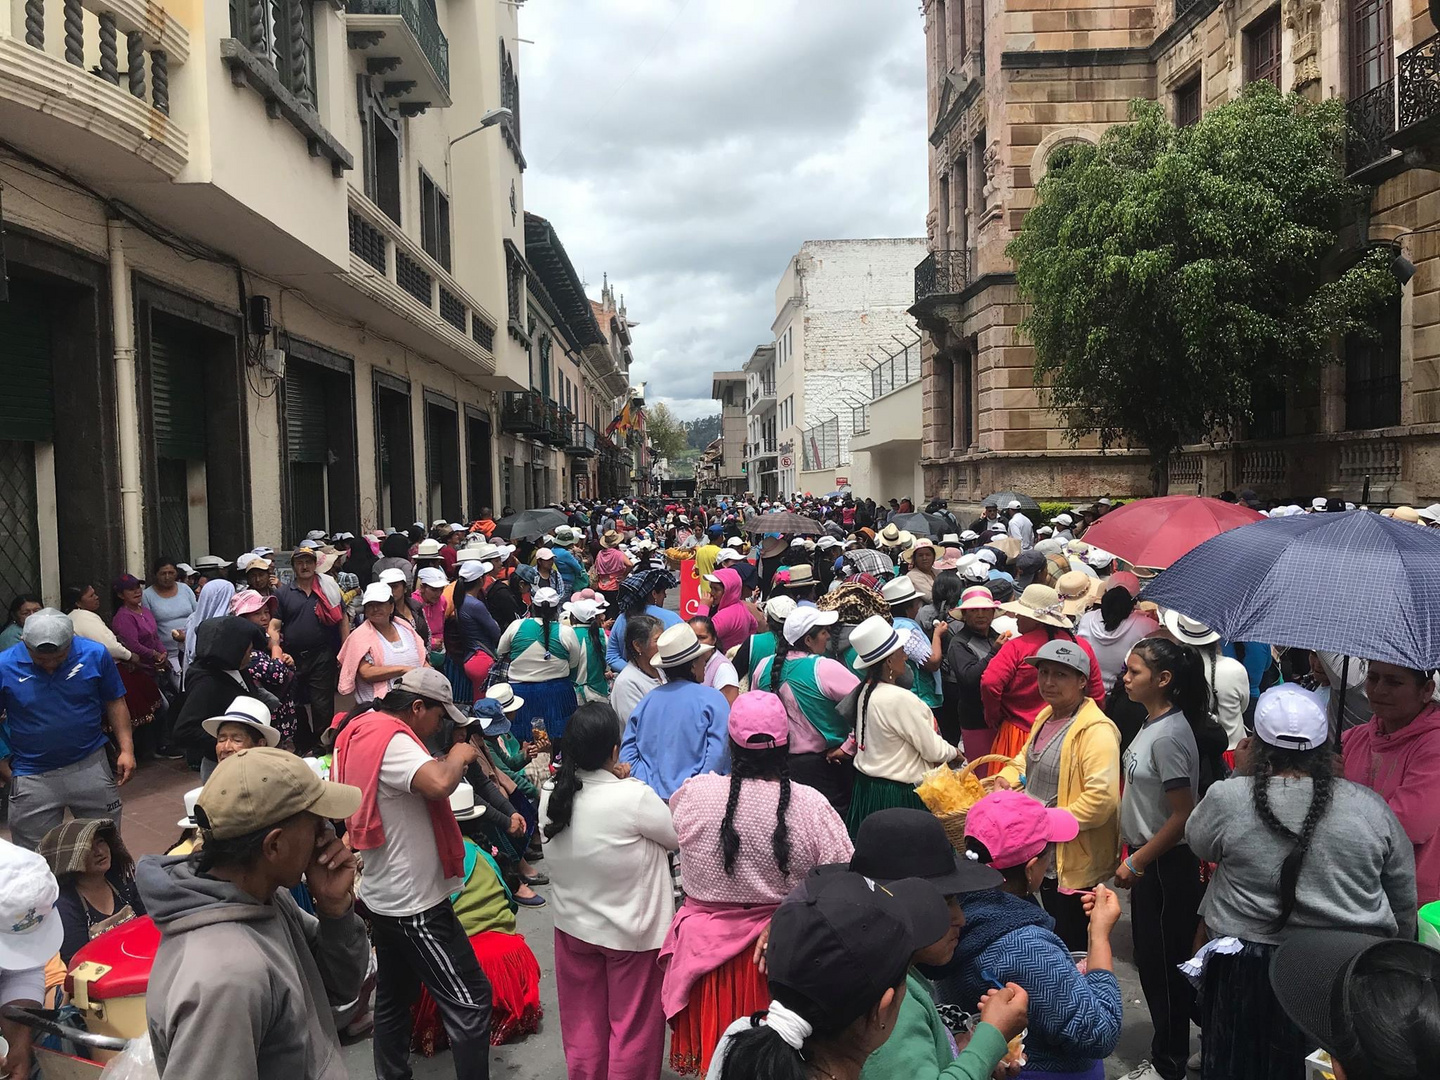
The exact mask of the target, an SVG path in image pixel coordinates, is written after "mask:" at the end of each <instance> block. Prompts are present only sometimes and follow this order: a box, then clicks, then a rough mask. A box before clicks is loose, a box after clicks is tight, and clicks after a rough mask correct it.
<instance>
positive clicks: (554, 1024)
mask: <svg viewBox="0 0 1440 1080" xmlns="http://www.w3.org/2000/svg"><path fill="white" fill-rule="evenodd" d="M198 783H199V774H198V773H193V772H191V771H190V770H189V769H187V768H186V767H185V765H184V763H183V762H178V761H151V762H147V763H145V764H143V765H142V766H141V767H140V769H139V770H138V771H137V773H136V775H135V779H134V780H133V781H131V782H130V783H129V784H127V785H126V786H125V788H124V790H123V795H124V799H125V816H124V829H125V840H126V843H127V845H128V846H129V847H130V850H131V852H132V853H133V854H134V855H135V856H136V857H139V856H140V855H147V854H153V853H156V852H160V851H163V850H165V848H166V847H168V846H169V845H170V844H171V843H172V842H173V841H174V840H175V838H176V837H177V836H178V835H179V832H180V830H179V829H178V828H176V825H175V822H176V821H177V820H178V819H179V818H180V817H181V816H182V814H183V811H184V807H183V797H184V794H185V792H186V790H188V789H189V788H191V787H194V786H196V785H197V784H198ZM542 865H543V864H542ZM539 891H540V892H541V893H548V892H549V891H550V890H549V888H548V887H547V886H542V887H541V888H540V890H539ZM519 919H520V931H521V933H523V934H524V935H525V939H526V940H527V941H528V942H529V943H530V947H531V948H532V949H534V950H535V955H536V957H537V958H538V959H539V961H540V970H541V973H542V980H541V984H540V998H541V1001H542V1002H543V1004H544V1008H545V1019H544V1020H543V1022H542V1024H541V1028H540V1031H539V1032H538V1033H537V1034H535V1035H532V1036H530V1037H529V1038H528V1039H524V1040H522V1041H520V1042H518V1043H515V1044H513V1045H510V1046H500V1047H496V1048H495V1050H494V1052H493V1058H492V1061H493V1068H494V1074H495V1076H497V1077H513V1078H515V1080H555V1078H556V1077H562V1076H564V1074H565V1055H564V1052H563V1050H562V1048H561V1045H560V1023H559V1012H558V1008H557V1006H556V1003H555V950H554V940H553V933H552V930H553V924H552V922H551V918H550V912H549V909H548V908H541V909H539V910H538V911H533V910H531V909H529V908H521V909H520V915H519ZM1115 946H1116V948H1115V954H1116V967H1117V969H1118V972H1119V975H1120V986H1121V990H1122V992H1123V993H1124V999H1125V1032H1124V1035H1123V1036H1122V1037H1121V1040H1120V1047H1119V1049H1118V1051H1117V1053H1116V1054H1115V1056H1113V1057H1112V1058H1111V1059H1110V1061H1109V1062H1108V1069H1107V1075H1108V1076H1110V1077H1118V1076H1124V1075H1125V1073H1126V1072H1128V1071H1129V1070H1130V1069H1132V1068H1134V1066H1135V1065H1136V1064H1137V1063H1138V1062H1139V1061H1140V1060H1141V1059H1142V1058H1144V1057H1145V1056H1146V1054H1147V1053H1148V1047H1149V1041H1150V1021H1149V1018H1148V1016H1147V1014H1146V1012H1145V1006H1144V1004H1143V1002H1142V1000H1141V996H1140V984H1139V981H1138V980H1137V979H1136V976H1135V967H1134V965H1133V964H1132V963H1131V962H1130V953H1131V949H1130V920H1129V918H1128V917H1126V918H1123V919H1122V920H1121V922H1120V925H1119V926H1117V927H1116V928H1115ZM345 1060H346V1064H347V1065H348V1067H349V1070H350V1075H351V1076H352V1077H354V1078H356V1080H366V1078H369V1077H372V1076H374V1071H373V1068H372V1066H371V1063H370V1040H369V1039H365V1040H362V1041H360V1042H358V1043H355V1044H354V1045H352V1046H349V1047H347V1048H346V1050H345ZM414 1068H415V1076H416V1078H417V1080H430V1078H435V1080H441V1078H445V1077H452V1076H454V1075H455V1074H454V1069H453V1066H452V1065H451V1062H450V1055H449V1054H448V1053H445V1054H441V1055H440V1056H438V1057H436V1058H432V1059H430V1060H428V1061H427V1060H424V1059H422V1058H417V1059H416V1060H415V1062H414ZM662 1075H663V1076H665V1077H667V1078H669V1077H672V1076H673V1075H674V1074H673V1073H670V1072H669V1071H666V1072H665V1073H663V1074H662Z"/></svg>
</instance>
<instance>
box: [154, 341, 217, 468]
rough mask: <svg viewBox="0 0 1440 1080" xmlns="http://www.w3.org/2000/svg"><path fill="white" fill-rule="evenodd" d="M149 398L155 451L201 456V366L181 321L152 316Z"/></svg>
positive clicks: (182, 456)
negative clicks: (152, 415)
mask: <svg viewBox="0 0 1440 1080" xmlns="http://www.w3.org/2000/svg"><path fill="white" fill-rule="evenodd" d="M150 403H151V407H152V409H153V410H154V416H155V456H156V457H158V458H172V459H178V460H184V461H200V460H204V458H205V367H204V358H203V354H202V353H201V350H200V342H199V335H198V334H197V333H196V332H195V331H193V330H191V329H190V328H189V327H188V326H187V325H186V324H185V323H182V322H180V321H178V320H176V319H170V318H167V317H165V316H163V315H159V314H155V315H152V316H151V326H150Z"/></svg>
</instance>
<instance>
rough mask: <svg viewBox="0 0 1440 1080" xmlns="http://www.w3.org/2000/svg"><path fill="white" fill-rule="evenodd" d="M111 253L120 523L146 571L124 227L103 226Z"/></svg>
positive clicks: (131, 555) (129, 550)
mask: <svg viewBox="0 0 1440 1080" xmlns="http://www.w3.org/2000/svg"><path fill="white" fill-rule="evenodd" d="M105 232H106V237H107V239H108V240H109V251H110V325H111V328H112V333H113V334H114V338H115V413H116V417H115V419H116V424H117V427H118V429H119V438H120V519H121V527H122V529H123V530H124V534H125V569H126V570H127V571H128V572H130V573H136V572H143V571H144V569H145V533H144V528H143V522H142V521H141V517H140V513H141V507H140V417H139V416H138V414H137V409H136V405H135V402H136V398H137V393H136V391H137V385H136V378H135V307H134V305H133V304H132V303H131V300H130V270H129V268H128V267H127V266H126V264H125V223H124V222H123V221H118V220H114V219H112V220H110V221H107V222H106V223H105Z"/></svg>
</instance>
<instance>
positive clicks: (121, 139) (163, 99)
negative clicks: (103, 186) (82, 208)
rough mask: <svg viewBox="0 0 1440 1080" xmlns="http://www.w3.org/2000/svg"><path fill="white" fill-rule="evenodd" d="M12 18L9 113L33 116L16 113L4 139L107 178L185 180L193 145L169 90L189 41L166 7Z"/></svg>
mask: <svg viewBox="0 0 1440 1080" xmlns="http://www.w3.org/2000/svg"><path fill="white" fill-rule="evenodd" d="M13 11H14V22H13V26H14V33H15V36H11V35H10V33H9V27H10V26H11V25H12V24H11V23H10V22H9V21H8V20H7V21H6V22H5V26H6V32H3V33H0V106H8V105H10V104H12V103H13V104H15V105H18V106H21V107H22V108H28V109H30V110H33V111H32V112H31V113H29V114H25V113H19V114H17V113H15V112H7V116H8V118H7V120H6V121H5V122H4V123H3V124H0V134H4V135H5V137H6V138H16V137H17V136H20V137H22V138H21V140H20V141H30V142H32V143H33V144H36V145H44V146H46V147H47V150H46V151H45V155H46V160H48V161H51V162H52V163H54V164H57V165H59V166H63V167H69V166H70V165H71V163H72V158H73V159H76V160H77V161H78V162H83V164H84V165H85V166H86V167H87V168H89V169H91V170H93V171H94V172H96V173H97V174H99V175H101V176H105V177H106V178H107V179H112V180H117V181H119V180H127V181H131V182H137V181H142V182H154V181H161V180H167V181H168V180H172V179H174V178H175V177H176V176H178V175H179V173H180V171H181V170H182V169H183V168H184V167H185V166H186V164H187V163H188V162H189V153H190V146H189V139H188V137H187V135H186V134H185V132H184V131H183V130H182V129H181V128H180V127H179V126H178V125H177V124H176V122H175V121H174V120H173V119H172V118H171V115H170V82H171V78H172V77H173V76H174V75H175V74H176V71H177V69H179V68H180V67H182V66H183V65H184V64H185V63H186V61H187V60H188V59H189V56H190V33H189V31H188V30H187V29H186V28H185V26H184V25H183V24H182V23H181V22H180V20H179V19H177V18H176V17H175V15H173V14H171V12H170V11H169V10H168V5H167V4H166V3H164V2H163V0H25V2H24V3H23V5H22V4H20V3H16V4H15V5H14V8H13ZM187 11H188V8H187ZM20 116H23V117H24V119H23V120H22V119H19V117H20ZM52 146H55V147H59V148H60V149H58V150H56V151H54V152H52V151H51V150H49V149H48V148H49V147H52Z"/></svg>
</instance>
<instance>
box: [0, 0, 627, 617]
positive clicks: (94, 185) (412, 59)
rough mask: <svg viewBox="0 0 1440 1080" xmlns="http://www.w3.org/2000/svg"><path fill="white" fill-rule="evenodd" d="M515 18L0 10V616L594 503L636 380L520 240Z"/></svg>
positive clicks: (445, 7) (248, 10)
mask: <svg viewBox="0 0 1440 1080" xmlns="http://www.w3.org/2000/svg"><path fill="white" fill-rule="evenodd" d="M517 10H518V5H516V4H514V3H508V2H504V0H476V2H467V3H459V2H457V0H332V2H330V3H311V2H310V0H270V2H267V3H262V2H259V0H254V2H250V0H229V2H228V3H227V2H225V0H194V2H190V3H176V2H174V0H147V2H145V3H140V2H138V0H12V2H11V3H8V4H5V5H4V6H3V8H0V192H3V195H0V218H3V220H0V236H3V248H0V283H3V289H0V375H3V380H4V385H5V393H4V394H3V395H0V397H3V401H0V597H4V598H8V597H10V596H13V595H14V594H15V593H16V592H19V591H37V592H41V593H42V594H43V595H44V596H45V597H46V598H47V599H48V600H51V601H54V600H56V599H57V598H58V595H59V590H60V585H61V583H62V582H65V583H70V582H101V581H106V580H109V579H110V578H112V577H113V576H114V575H115V574H116V573H117V572H120V571H130V572H134V573H140V572H142V571H143V570H144V569H145V568H146V566H147V564H148V563H149V562H150V561H151V560H152V559H154V558H155V557H156V556H158V555H161V554H163V555H165V556H166V557H168V558H172V559H190V560H192V561H193V559H194V558H195V557H197V556H199V555H201V554H204V553H209V552H214V553H219V554H222V555H224V556H225V557H227V558H234V556H235V554H236V553H237V552H238V551H241V550H245V549H248V548H250V547H251V546H252V545H255V544H257V543H263V544H269V545H272V546H274V547H277V548H281V547H286V546H288V545H290V544H292V543H293V542H294V541H295V540H296V538H297V537H300V536H303V535H304V534H305V532H306V531H307V530H309V529H314V528H324V529H328V530H330V531H337V530H348V531H351V532H359V531H360V530H361V529H368V528H373V527H376V526H386V525H401V526H404V525H408V524H409V523H411V522H413V521H417V520H423V521H426V522H429V521H431V520H434V519H436V518H441V517H444V518H447V519H459V520H468V519H469V517H470V516H472V515H476V514H478V513H479V512H480V511H481V509H483V508H486V507H493V508H494V509H495V511H496V512H498V511H499V509H500V507H501V505H502V504H503V503H505V502H510V503H513V504H514V505H515V506H516V507H517V508H520V507H524V506H527V505H533V504H535V503H536V502H543V501H547V500H548V499H552V498H559V497H562V496H568V495H571V494H574V493H578V492H583V491H594V490H596V489H597V487H602V486H603V482H602V480H601V477H600V475H599V474H598V469H597V459H599V456H600V455H599V453H598V452H597V451H598V442H599V440H598V438H596V437H595V434H594V431H595V429H596V428H597V426H598V425H599V424H600V423H602V422H604V423H608V421H609V417H610V415H612V414H613V408H612V407H613V405H614V404H615V402H616V401H617V400H619V399H620V398H621V397H622V396H623V394H624V393H625V392H626V391H627V389H628V382H629V380H628V375H627V368H626V365H627V364H628V353H622V352H618V351H616V350H614V349H612V348H611V340H610V337H609V336H608V331H609V328H602V327H600V326H599V325H598V319H597V317H596V315H595V313H594V311H593V310H592V308H591V306H590V302H589V301H588V300H587V299H586V298H585V295H584V293H583V289H582V287H581V284H580V283H579V282H578V280H577V279H576V277H575V274H574V272H573V270H571V269H570V267H569V261H568V259H566V258H564V253H563V249H560V248H559V245H558V241H556V240H555V239H554V234H553V230H551V229H550V228H549V226H548V223H546V222H544V221H543V219H538V218H537V219H534V220H533V221H531V220H528V219H527V215H526V214H525V212H524V186H523V174H524V169H525V164H526V162H525V156H524V149H523V145H524V144H523V140H522V136H521V123H520V82H519V76H518V67H517V64H518V50H519V44H518V26H517ZM532 247H533V248H537V249H538V254H537V258H536V260H535V265H533V266H532V265H531V262H530V259H529V256H528V252H529V250H530V249H531V248H532ZM542 323H543V327H542V325H541V324H542ZM546 339H549V340H550V341H551V343H552V344H551V348H552V353H551V355H552V357H553V358H554V367H553V368H552V369H551V370H549V371H547V370H546V369H545V368H544V367H543V366H542V365H541V363H540V345H541V344H542V342H544V341H545V340H546ZM627 347H628V343H627ZM532 394H533V395H536V396H537V397H538V405H539V414H538V415H539V419H540V420H541V424H540V426H539V427H536V428H532V429H530V431H529V432H527V433H525V434H521V433H519V432H515V431H513V430H512V429H507V430H504V431H503V432H502V428H504V427H505V425H506V420H505V417H506V415H507V413H506V409H507V407H508V405H509V403H510V402H511V401H513V400H514V398H512V397H510V396H509V395H521V396H526V395H532ZM552 421H553V422H552ZM536 434H540V435H541V436H542V438H540V439H536V438H535V435H536ZM520 441H523V442H524V444H525V445H524V452H523V454H522V453H521V451H520V450H519V449H517V447H518V445H519V442H520ZM522 465H523V466H524V468H525V470H528V471H525V472H523V473H522ZM537 476H538V477H539V480H538V481H537Z"/></svg>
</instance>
